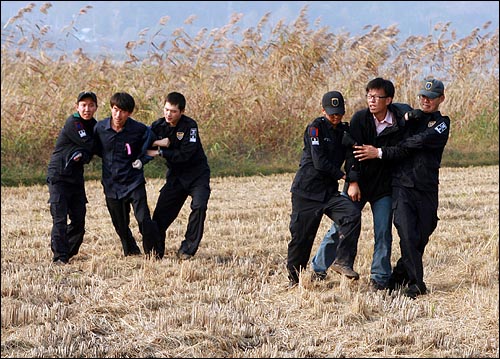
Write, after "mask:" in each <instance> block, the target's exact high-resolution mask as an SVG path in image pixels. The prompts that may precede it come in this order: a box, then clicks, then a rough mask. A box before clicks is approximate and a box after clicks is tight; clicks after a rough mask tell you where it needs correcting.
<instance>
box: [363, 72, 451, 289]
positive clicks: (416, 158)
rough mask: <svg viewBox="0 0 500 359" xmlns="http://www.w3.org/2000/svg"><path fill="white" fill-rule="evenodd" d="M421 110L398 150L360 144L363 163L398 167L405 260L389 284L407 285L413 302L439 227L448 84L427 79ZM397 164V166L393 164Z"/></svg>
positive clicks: (397, 212) (397, 210)
mask: <svg viewBox="0 0 500 359" xmlns="http://www.w3.org/2000/svg"><path fill="white" fill-rule="evenodd" d="M418 97H419V100H420V108H421V109H422V110H413V111H410V112H408V113H407V114H405V119H406V120H408V122H407V126H406V130H405V135H404V138H405V139H404V140H403V141H402V142H401V143H399V144H398V145H397V146H389V147H384V146H382V147H381V148H380V147H379V148H375V147H377V146H375V147H374V146H366V145H364V146H355V151H354V154H355V157H356V158H357V159H358V160H359V161H362V162H361V163H364V162H371V161H374V160H375V158H377V157H380V156H381V158H382V161H381V162H393V163H395V166H394V169H393V176H392V177H393V180H392V186H393V192H392V197H393V208H394V225H395V226H396V229H397V230H398V235H399V241H400V242H399V244H400V248H401V258H400V259H399V260H398V261H397V263H396V266H395V267H394V269H393V271H392V276H391V278H390V280H389V283H388V288H389V289H390V290H393V289H398V288H399V287H402V293H403V295H405V296H407V297H410V298H412V299H414V298H416V297H417V296H418V295H421V294H425V293H426V292H427V287H426V285H425V283H424V269H423V263H422V256H423V254H424V249H425V247H426V246H427V243H428V242H429V237H430V236H431V234H432V233H433V232H434V230H435V229H436V227H437V223H438V220H439V218H438V216H437V210H438V187H439V168H440V167H441V158H442V156H443V151H444V147H445V146H446V143H447V142H448V137H449V134H450V119H449V117H448V116H443V115H441V112H440V111H439V105H440V104H441V103H442V102H443V101H444V99H445V96H444V85H443V83H442V82H441V81H439V80H436V79H427V80H424V83H423V86H422V88H421V89H420V91H419V93H418ZM394 161H396V162H394Z"/></svg>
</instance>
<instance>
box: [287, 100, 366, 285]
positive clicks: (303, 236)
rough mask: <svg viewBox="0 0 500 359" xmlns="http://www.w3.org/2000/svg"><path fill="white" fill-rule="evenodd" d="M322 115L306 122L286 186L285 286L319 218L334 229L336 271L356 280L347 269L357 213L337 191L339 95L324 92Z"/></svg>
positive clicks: (303, 259)
mask: <svg viewBox="0 0 500 359" xmlns="http://www.w3.org/2000/svg"><path fill="white" fill-rule="evenodd" d="M322 112H323V116H322V117H318V118H316V119H315V120H314V121H312V122H311V123H310V124H309V125H308V126H307V128H306V130H305V132H304V149H303V152H302V158H301V160H300V165H299V169H298V171H297V173H296V174H295V178H294V180H293V183H292V187H291V192H292V214H291V216H290V217H291V218H290V232H291V236H292V238H291V240H290V242H289V243H288V259H287V269H288V278H289V280H290V282H289V286H290V287H293V286H295V285H296V284H298V283H299V274H300V272H301V271H302V270H304V269H305V268H306V266H307V262H308V261H309V256H310V254H311V249H312V246H313V243H314V238H315V236H316V233H317V231H318V228H319V225H320V223H321V219H322V217H323V214H326V215H327V216H328V217H329V218H330V219H332V220H334V221H335V222H336V223H337V224H338V225H339V230H338V231H339V243H338V247H337V255H336V259H335V263H336V265H337V267H338V268H341V269H342V274H344V275H345V276H347V277H348V278H352V279H358V278H359V275H358V273H356V272H355V271H354V270H353V265H354V259H355V257H356V253H357V242H358V238H359V234H360V231H361V212H360V211H359V209H358V208H357V207H356V206H355V205H354V203H353V202H352V201H351V200H350V199H349V198H347V197H346V196H342V195H341V194H340V192H339V190H338V181H339V180H340V179H345V173H344V172H342V170H341V166H342V164H343V163H344V161H345V156H346V147H345V146H344V145H343V144H342V138H343V136H344V132H345V131H348V128H349V127H348V124H347V123H342V122H341V121H342V117H343V116H344V113H345V108H344V98H343V97H342V94H341V93H340V92H338V91H331V92H327V93H326V94H324V95H323V99H322Z"/></svg>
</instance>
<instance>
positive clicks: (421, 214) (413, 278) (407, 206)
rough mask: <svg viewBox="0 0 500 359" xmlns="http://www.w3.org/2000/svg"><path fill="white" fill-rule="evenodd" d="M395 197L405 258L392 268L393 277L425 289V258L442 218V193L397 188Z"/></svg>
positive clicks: (401, 246)
mask: <svg viewBox="0 0 500 359" xmlns="http://www.w3.org/2000/svg"><path fill="white" fill-rule="evenodd" d="M392 199H393V210H394V225H395V227H396V229H397V231H398V235H399V246H400V249H401V258H400V259H399V260H398V261H397V263H396V266H395V267H394V268H393V270H392V278H391V279H392V280H393V281H394V282H395V283H398V284H408V285H417V286H418V287H419V288H425V283H424V268H423V263H422V257H423V255H424V250H425V247H426V246H427V243H429V237H430V236H431V234H432V232H434V230H435V229H436V227H437V223H438V220H439V218H438V216H437V209H438V192H437V191H435V192H432V191H418V190H416V189H413V188H406V187H393V192H392Z"/></svg>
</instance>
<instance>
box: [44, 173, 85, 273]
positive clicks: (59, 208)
mask: <svg viewBox="0 0 500 359" xmlns="http://www.w3.org/2000/svg"><path fill="white" fill-rule="evenodd" d="M48 186H49V203H50V214H51V215H52V232H51V236H50V247H51V249H52V254H53V256H52V260H53V261H54V262H55V261H57V260H61V261H63V262H64V263H68V261H69V259H70V258H71V257H73V256H74V255H76V254H78V251H79V249H80V246H81V245H82V243H83V235H84V234H85V215H86V212H87V209H86V204H87V196H86V194H85V186H83V185H81V184H71V183H66V182H56V183H49V184H48ZM68 217H69V221H70V222H69V224H68Z"/></svg>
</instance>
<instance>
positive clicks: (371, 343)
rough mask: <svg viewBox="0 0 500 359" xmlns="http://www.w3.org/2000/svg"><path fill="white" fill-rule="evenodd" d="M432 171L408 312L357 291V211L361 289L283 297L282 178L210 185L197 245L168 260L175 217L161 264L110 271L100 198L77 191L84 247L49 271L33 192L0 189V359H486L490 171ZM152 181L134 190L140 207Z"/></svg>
mask: <svg viewBox="0 0 500 359" xmlns="http://www.w3.org/2000/svg"><path fill="white" fill-rule="evenodd" d="M441 174H442V178H441V189H440V191H441V192H440V208H439V217H440V218H441V221H440V222H439V225H438V228H437V230H436V232H435V234H434V235H433V236H432V238H431V241H430V243H429V245H428V247H427V251H426V253H425V256H424V265H425V279H426V282H427V285H428V287H429V289H430V293H429V294H428V295H425V296H422V297H419V298H418V299H417V300H415V301H412V300H409V299H407V298H404V297H400V296H399V295H394V296H389V295H388V294H384V293H370V292H369V291H368V276H369V268H370V262H371V253H372V246H373V244H372V236H373V233H372V223H371V214H370V213H369V207H368V208H366V209H365V211H364V213H363V229H362V236H361V239H360V244H359V255H358V257H357V260H356V264H355V267H356V269H357V270H358V271H359V272H360V274H361V279H360V280H359V281H357V282H350V281H348V280H345V279H344V278H341V277H340V276H338V275H337V274H335V273H329V275H328V277H327V280H326V281H324V282H311V281H310V272H309V271H307V272H305V273H304V276H303V277H302V278H301V283H300V285H299V286H298V287H297V288H295V289H293V290H287V288H286V287H287V279H286V273H285V260H286V251H287V243H288V240H289V237H290V236H289V231H288V224H289V215H290V194H289V187H290V183H291V180H292V177H293V175H292V174H284V175H276V176H268V177H247V178H214V179H213V181H212V186H213V193H212V197H211V200H210V203H209V212H208V218H207V221H206V231H205V237H204V238H203V241H202V243H201V246H200V249H199V252H198V253H197V255H196V256H195V257H194V258H193V259H192V260H189V261H184V262H179V261H178V260H177V259H176V258H175V255H174V254H175V251H176V249H177V248H178V246H179V243H180V241H181V239H182V236H183V233H184V230H185V225H186V221H187V216H188V213H189V210H188V207H187V206H188V204H186V206H185V207H184V208H183V210H182V212H181V215H180V217H179V218H178V220H177V221H176V222H174V224H173V225H172V227H171V228H170V229H169V230H168V232H167V245H166V246H167V253H166V257H165V258H164V259H163V260H162V261H160V262H155V261H152V260H147V259H145V258H142V257H133V258H124V257H123V256H122V255H121V247H120V243H119V240H118V237H117V235H116V234H115V233H114V231H113V228H112V225H111V222H110V219H109V215H108V213H107V210H106V207H105V203H104V197H103V193H102V189H101V186H100V184H99V183H98V182H96V181H92V182H88V183H87V191H88V197H89V205H88V219H87V234H86V238H85V241H84V244H83V246H82V248H81V252H80V254H79V255H78V256H76V257H75V258H74V259H72V261H71V263H70V264H69V265H68V266H65V267H62V268H61V267H54V266H53V265H51V264H50V260H51V252H50V247H49V242H50V230H51V217H50V213H49V209H48V204H47V198H48V195H47V188H46V187H44V186H34V187H21V188H6V187H2V252H1V255H2V308H1V311H2V328H1V329H2V339H1V341H2V344H1V351H2V357H413V358H415V357H491V358H494V357H495V358H496V357H498V355H499V349H498V347H499V342H498V340H499V331H498V329H499V327H498V315H499V313H498V297H499V294H498V289H499V288H498V286H499V282H498V199H499V198H498V166H492V167H472V168H453V169H452V168H443V169H442V170H441ZM161 184H162V180H156V179H155V180H149V181H148V184H147V190H148V193H149V202H150V206H151V207H153V206H154V204H155V202H156V198H157V194H158V190H159V188H160V186H161ZM132 223H133V232H134V233H135V234H136V236H137V238H138V239H139V240H140V235H139V234H138V231H137V226H136V224H135V221H134V220H133V221H132ZM329 224H330V223H329V220H328V219H327V218H326V217H325V219H324V221H323V222H322V224H321V228H320V232H319V233H318V237H317V241H316V243H315V246H314V248H313V250H315V249H316V247H317V245H318V243H319V240H320V237H321V236H322V235H323V234H324V233H325V231H326V230H327V228H328V226H329ZM398 254H399V247H398V237H397V235H396V234H395V244H394V251H393V261H395V260H396V259H397V258H398Z"/></svg>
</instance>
